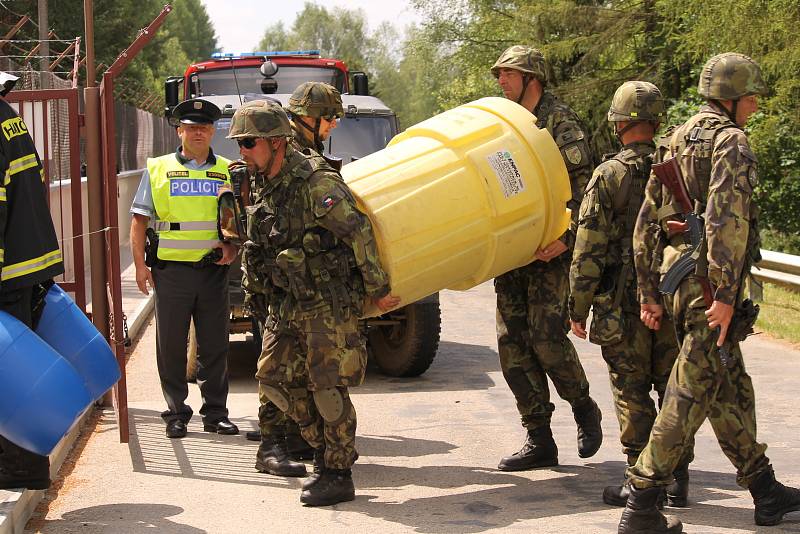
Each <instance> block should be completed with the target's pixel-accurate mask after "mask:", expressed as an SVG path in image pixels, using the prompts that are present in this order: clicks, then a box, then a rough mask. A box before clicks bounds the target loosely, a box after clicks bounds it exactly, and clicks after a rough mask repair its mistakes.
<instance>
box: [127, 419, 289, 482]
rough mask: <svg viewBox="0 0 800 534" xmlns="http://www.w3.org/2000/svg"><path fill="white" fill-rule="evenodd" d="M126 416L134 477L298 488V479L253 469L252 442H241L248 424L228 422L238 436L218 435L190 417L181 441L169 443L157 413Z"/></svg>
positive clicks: (249, 426) (253, 452)
mask: <svg viewBox="0 0 800 534" xmlns="http://www.w3.org/2000/svg"><path fill="white" fill-rule="evenodd" d="M129 416H130V422H131V435H130V442H129V443H128V449H129V450H130V455H131V461H132V463H133V470H134V471H135V472H139V473H149V474H154V475H165V476H171V477H184V478H197V479H203V480H214V481H218V482H230V483H233V484H252V485H259V486H272V487H278V488H280V487H285V488H299V487H300V481H301V480H302V479H297V478H280V477H273V476H270V475H266V474H263V473H259V472H257V471H256V470H255V469H254V467H253V466H254V464H255V457H256V451H257V450H258V443H255V442H252V441H247V440H246V439H245V437H244V431H245V430H248V429H250V428H252V427H253V426H254V425H253V423H254V421H253V422H251V421H249V420H247V419H244V418H231V421H233V422H234V423H236V424H237V425H238V426H239V428H240V429H241V430H242V432H241V433H240V434H239V435H236V436H221V435H219V434H212V433H209V432H204V431H203V424H202V422H201V421H200V418H199V417H194V418H193V419H192V420H191V421H190V422H189V433H188V435H187V436H186V437H185V438H183V439H169V438H167V437H166V436H165V435H164V429H165V426H164V422H163V421H162V420H161V415H160V413H159V412H156V411H152V410H142V409H137V408H131V409H130V411H129Z"/></svg>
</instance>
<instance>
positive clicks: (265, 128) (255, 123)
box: [228, 100, 292, 139]
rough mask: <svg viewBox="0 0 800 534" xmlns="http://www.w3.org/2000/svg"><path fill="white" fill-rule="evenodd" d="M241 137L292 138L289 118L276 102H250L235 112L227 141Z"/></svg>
mask: <svg viewBox="0 0 800 534" xmlns="http://www.w3.org/2000/svg"><path fill="white" fill-rule="evenodd" d="M241 137H292V127H291V125H289V117H287V116H286V112H285V111H284V110H283V108H282V107H281V105H280V104H279V103H278V102H275V101H273V100H251V101H250V102H246V103H245V104H244V105H243V106H242V107H240V108H239V109H237V110H236V113H234V114H233V119H231V129H230V131H229V132H228V139H238V138H241Z"/></svg>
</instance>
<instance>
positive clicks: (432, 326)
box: [368, 299, 442, 377]
mask: <svg viewBox="0 0 800 534" xmlns="http://www.w3.org/2000/svg"><path fill="white" fill-rule="evenodd" d="M383 318H386V319H393V320H398V321H400V323H399V324H394V325H379V326H374V327H371V328H370V329H369V331H368V341H369V347H370V349H371V351H370V353H371V356H372V358H373V359H374V361H375V363H376V364H377V365H378V368H379V369H380V370H381V372H382V373H383V374H386V375H389V376H398V377H412V376H419V375H421V374H422V373H424V372H425V371H427V370H428V367H430V366H431V363H433V359H434V357H436V350H437V349H438V348H439V333H440V331H441V325H442V322H441V313H440V310H439V302H438V299H436V300H435V301H434V302H416V303H414V304H409V305H408V306H405V307H403V308H400V309H398V310H395V311H393V312H389V313H387V314H386V315H385V316H383Z"/></svg>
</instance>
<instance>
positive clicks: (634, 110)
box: [608, 81, 667, 122]
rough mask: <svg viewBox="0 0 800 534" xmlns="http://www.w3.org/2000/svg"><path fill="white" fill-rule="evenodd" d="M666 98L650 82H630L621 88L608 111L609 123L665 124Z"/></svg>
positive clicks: (615, 94)
mask: <svg viewBox="0 0 800 534" xmlns="http://www.w3.org/2000/svg"><path fill="white" fill-rule="evenodd" d="M666 114H667V113H666V109H665V107H664V97H663V96H661V91H659V90H658V87H656V86H655V85H653V84H652V83H650V82H640V81H630V82H625V83H623V84H622V85H620V86H619V88H618V89H617V90H616V92H615V93H614V98H613V99H612V100H611V107H610V108H609V109H608V121H609V122H619V121H652V122H663V121H664V117H666Z"/></svg>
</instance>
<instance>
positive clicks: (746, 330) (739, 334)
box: [728, 299, 761, 343]
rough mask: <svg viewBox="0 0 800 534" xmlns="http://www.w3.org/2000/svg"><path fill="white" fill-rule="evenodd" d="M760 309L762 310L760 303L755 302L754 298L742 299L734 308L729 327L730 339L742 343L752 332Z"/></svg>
mask: <svg viewBox="0 0 800 534" xmlns="http://www.w3.org/2000/svg"><path fill="white" fill-rule="evenodd" d="M759 311H761V308H760V307H759V305H758V304H754V303H753V301H752V300H750V299H745V300H744V301H742V303H741V304H739V305H738V306H737V307H736V308H735V309H734V310H733V317H732V318H731V325H730V328H729V329H728V339H729V340H730V341H732V342H735V343H740V342H742V341H744V340H745V339H746V338H747V336H749V335H750V334H752V333H753V328H754V327H755V325H756V319H758V313H759Z"/></svg>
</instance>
